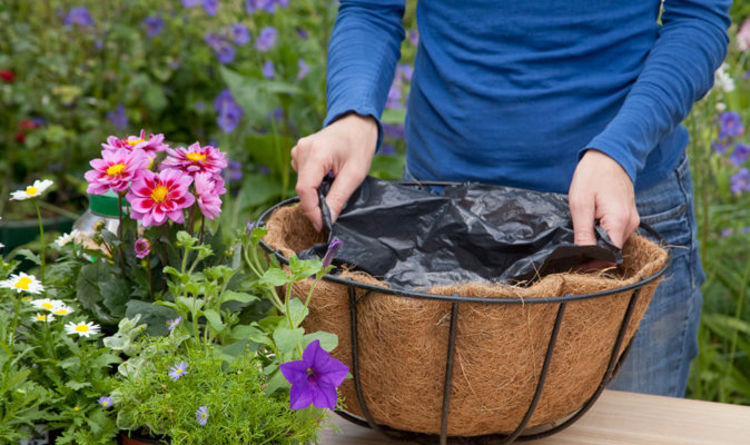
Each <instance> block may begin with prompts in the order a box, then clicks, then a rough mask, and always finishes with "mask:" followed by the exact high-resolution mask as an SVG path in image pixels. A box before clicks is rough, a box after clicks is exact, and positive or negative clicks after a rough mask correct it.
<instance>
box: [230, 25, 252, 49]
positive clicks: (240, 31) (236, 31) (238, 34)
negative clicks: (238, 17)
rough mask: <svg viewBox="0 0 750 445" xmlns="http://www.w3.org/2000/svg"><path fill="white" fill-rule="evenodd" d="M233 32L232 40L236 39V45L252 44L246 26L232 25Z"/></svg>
mask: <svg viewBox="0 0 750 445" xmlns="http://www.w3.org/2000/svg"><path fill="white" fill-rule="evenodd" d="M231 30H232V39H234V43H236V44H238V45H240V46H241V45H246V44H248V43H250V31H249V30H248V29H247V27H246V26H245V25H241V24H239V23H235V24H234V25H232V28H231Z"/></svg>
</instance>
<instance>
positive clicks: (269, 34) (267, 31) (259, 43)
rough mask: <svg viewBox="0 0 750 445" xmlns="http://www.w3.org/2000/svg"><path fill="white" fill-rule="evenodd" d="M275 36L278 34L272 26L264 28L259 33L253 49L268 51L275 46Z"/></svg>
mask: <svg viewBox="0 0 750 445" xmlns="http://www.w3.org/2000/svg"><path fill="white" fill-rule="evenodd" d="M277 36H278V32H277V31H276V28H274V27H273V26H266V27H265V28H263V29H262V30H261V31H260V35H258V40H256V41H255V47H256V48H257V49H258V51H262V52H265V51H268V50H269V49H271V48H273V47H274V45H276V37H277Z"/></svg>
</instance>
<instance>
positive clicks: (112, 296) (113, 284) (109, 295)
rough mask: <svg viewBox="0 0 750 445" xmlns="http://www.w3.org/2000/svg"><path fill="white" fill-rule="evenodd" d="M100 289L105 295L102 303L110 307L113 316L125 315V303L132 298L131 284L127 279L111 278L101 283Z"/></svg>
mask: <svg viewBox="0 0 750 445" xmlns="http://www.w3.org/2000/svg"><path fill="white" fill-rule="evenodd" d="M99 290H100V291H101V293H102V296H103V297H104V300H103V301H102V304H104V306H105V307H106V308H107V309H109V313H110V314H112V316H113V317H115V318H118V319H121V318H122V317H124V316H125V305H126V304H127V303H128V300H129V299H130V285H129V284H128V282H127V281H126V280H122V279H111V280H106V281H102V282H100V283H99Z"/></svg>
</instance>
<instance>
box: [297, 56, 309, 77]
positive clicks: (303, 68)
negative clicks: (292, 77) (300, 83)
mask: <svg viewBox="0 0 750 445" xmlns="http://www.w3.org/2000/svg"><path fill="white" fill-rule="evenodd" d="M297 67H299V71H298V72H297V80H302V79H304V78H305V76H307V74H308V73H309V72H310V67H309V66H308V65H307V62H305V60H304V59H299V60H298V61H297Z"/></svg>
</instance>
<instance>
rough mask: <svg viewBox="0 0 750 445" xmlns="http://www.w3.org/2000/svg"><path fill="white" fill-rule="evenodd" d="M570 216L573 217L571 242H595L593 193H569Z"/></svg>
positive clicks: (593, 243) (584, 243)
mask: <svg viewBox="0 0 750 445" xmlns="http://www.w3.org/2000/svg"><path fill="white" fill-rule="evenodd" d="M569 199H570V202H569V205H570V216H571V218H572V219H573V239H574V240H573V242H574V243H575V244H576V245H579V246H591V245H595V244H596V236H594V216H595V214H596V213H595V211H596V208H595V200H594V199H595V198H594V195H593V194H581V193H574V192H571V194H570V198H569Z"/></svg>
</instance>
